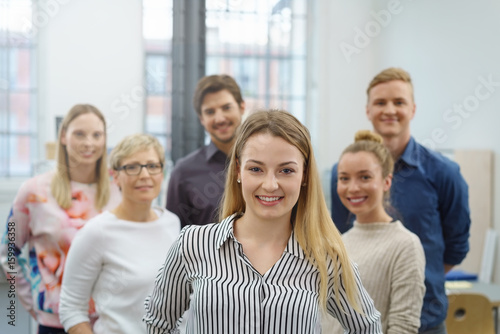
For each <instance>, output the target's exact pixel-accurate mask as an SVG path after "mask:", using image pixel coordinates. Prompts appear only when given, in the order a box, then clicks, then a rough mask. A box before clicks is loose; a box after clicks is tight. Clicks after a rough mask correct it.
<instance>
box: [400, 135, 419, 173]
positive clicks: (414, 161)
mask: <svg viewBox="0 0 500 334" xmlns="http://www.w3.org/2000/svg"><path fill="white" fill-rule="evenodd" d="M418 153H419V152H418V146H417V142H416V141H415V139H414V138H413V137H410V140H409V141H408V144H407V145H406V148H405V150H404V152H403V154H402V155H401V156H400V157H399V160H402V161H404V162H405V163H406V164H407V165H410V166H413V167H417V166H418V165H419V164H420V159H419V154H418Z"/></svg>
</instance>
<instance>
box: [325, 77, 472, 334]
mask: <svg viewBox="0 0 500 334" xmlns="http://www.w3.org/2000/svg"><path fill="white" fill-rule="evenodd" d="M367 94H368V102H367V106H366V115H367V116H368V119H369V120H370V121H371V122H372V124H373V128H374V130H375V132H377V133H378V134H380V135H381V136H382V137H383V139H384V144H385V145H386V146H387V148H388V149H389V151H390V152H391V154H392V156H393V158H394V161H395V162H396V163H395V166H394V177H393V181H392V187H391V204H392V207H393V209H392V212H391V215H392V217H393V218H394V219H400V220H401V221H402V222H403V224H404V225H405V226H406V227H407V228H408V229H409V230H410V231H412V232H413V233H415V234H417V235H418V236H419V237H420V241H421V242H422V245H423V247H424V251H425V257H426V268H425V286H426V293H425V297H424V305H423V308H422V314H421V319H420V321H421V324H420V331H419V333H425V334H445V333H446V328H445V324H444V321H445V318H446V313H447V309H448V299H447V297H446V293H445V288H444V282H445V273H447V272H448V271H449V270H451V268H452V267H453V266H455V265H457V264H459V263H460V262H462V260H463V259H464V258H465V256H466V254H467V252H468V251H469V228H470V214H469V199H468V187H467V184H466V182H465V180H464V179H463V177H462V175H461V174H460V170H459V167H458V165H457V164H456V163H455V162H453V161H451V160H449V159H447V158H446V157H444V156H443V155H441V154H439V153H437V152H434V151H432V150H429V149H427V148H425V147H424V146H422V145H420V144H418V143H417V142H416V141H415V139H414V138H413V137H411V134H410V121H411V120H412V119H413V117H414V115H415V109H416V105H415V102H414V99H413V85H412V83H411V78H410V75H409V74H408V73H407V72H406V71H404V70H402V69H399V68H389V69H386V70H384V71H382V72H381V73H379V74H378V75H377V76H375V78H374V79H373V80H372V81H371V83H370V85H369V87H368V90H367ZM331 198H332V207H331V210H332V218H333V221H334V222H335V224H336V225H337V227H338V229H339V230H340V231H341V232H345V231H347V230H348V229H349V228H350V227H351V226H352V220H353V218H354V216H353V215H352V214H350V213H349V211H347V209H346V208H345V207H344V206H343V205H342V203H341V202H340V199H339V197H338V195H337V165H335V166H334V167H333V169H332V179H331Z"/></svg>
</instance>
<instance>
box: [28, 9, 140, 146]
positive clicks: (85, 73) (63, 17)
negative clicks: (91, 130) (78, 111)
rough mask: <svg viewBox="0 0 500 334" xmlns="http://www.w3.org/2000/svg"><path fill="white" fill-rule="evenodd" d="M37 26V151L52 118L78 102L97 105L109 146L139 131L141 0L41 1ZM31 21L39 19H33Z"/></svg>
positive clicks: (50, 132) (51, 132)
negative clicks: (106, 123) (40, 11)
mask: <svg viewBox="0 0 500 334" xmlns="http://www.w3.org/2000/svg"><path fill="white" fill-rule="evenodd" d="M40 3H41V10H42V12H43V13H45V15H46V17H48V20H46V21H42V20H40V22H43V24H39V29H38V36H39V39H38V43H39V44H38V59H39V63H38V66H39V79H38V82H39V94H40V95H39V97H40V104H39V110H40V115H41V116H40V118H41V119H40V127H39V130H40V134H41V136H40V137H41V139H42V140H41V141H40V145H41V146H40V152H44V147H43V145H44V143H45V141H48V140H55V139H56V134H55V131H56V130H55V121H54V119H55V116H64V114H66V112H67V111H68V110H69V109H70V108H71V107H72V106H73V105H74V104H77V103H90V104H93V105H95V106H96V107H97V108H99V109H100V110H101V111H102V112H103V113H104V114H105V117H106V120H107V122H108V145H110V146H114V145H115V144H116V143H117V142H118V141H119V140H120V139H121V138H123V136H125V135H127V134H131V133H135V132H141V131H142V129H143V117H142V113H143V109H144V108H143V101H142V96H141V93H142V86H143V72H144V71H143V67H144V66H143V46H142V16H141V15H142V14H141V13H142V7H141V6H142V2H141V1H140V0H129V1H120V0H107V1H98V0H64V1H63V0H41V1H40ZM35 22H37V21H36V20H35Z"/></svg>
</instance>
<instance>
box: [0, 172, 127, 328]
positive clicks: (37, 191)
mask: <svg viewBox="0 0 500 334" xmlns="http://www.w3.org/2000/svg"><path fill="white" fill-rule="evenodd" d="M54 175H55V171H50V172H47V173H44V174H41V175H38V176H35V177H33V178H31V179H29V180H27V181H26V182H24V183H23V185H22V186H21V187H20V189H19V191H18V193H17V195H16V198H15V200H14V203H13V206H12V209H11V211H10V214H9V218H8V220H7V226H6V229H5V234H4V235H3V237H2V240H1V242H0V263H1V265H2V267H3V269H4V271H5V274H6V276H7V279H8V280H9V281H10V282H12V281H13V280H12V278H15V282H16V288H15V295H16V297H17V298H18V300H19V301H20V302H21V304H22V305H23V306H24V307H25V308H26V309H27V310H28V311H34V312H35V313H36V314H37V321H38V323H39V324H41V325H44V326H48V327H59V328H62V325H61V323H60V321H59V294H60V291H61V282H62V277H63V273H64V264H65V261H66V256H67V254H68V250H69V247H70V245H71V241H72V240H73V238H74V236H75V234H76V232H77V231H78V230H79V229H80V228H81V227H82V226H84V224H85V223H86V222H87V221H88V220H89V219H90V218H92V217H94V216H96V215H97V214H99V213H101V212H102V211H104V210H109V209H113V208H114V207H116V206H117V205H118V204H119V202H120V198H121V196H120V192H119V190H118V188H117V186H116V185H114V184H111V187H110V191H111V194H110V199H109V201H108V203H107V205H106V206H105V207H104V208H103V209H102V210H96V208H95V207H94V200H95V196H96V192H97V185H96V184H84V183H79V182H74V181H71V197H72V206H71V207H70V208H69V209H67V210H65V209H63V208H61V207H60V206H59V204H58V203H57V201H56V200H55V198H54V197H53V196H52V194H51V190H50V184H51V181H52V178H53V177H54ZM92 309H93V307H92V305H91V307H90V312H92V311H93V310H92Z"/></svg>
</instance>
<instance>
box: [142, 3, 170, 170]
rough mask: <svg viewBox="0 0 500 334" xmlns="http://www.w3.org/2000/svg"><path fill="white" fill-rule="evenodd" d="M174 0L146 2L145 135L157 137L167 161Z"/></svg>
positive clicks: (144, 26) (144, 19)
mask: <svg viewBox="0 0 500 334" xmlns="http://www.w3.org/2000/svg"><path fill="white" fill-rule="evenodd" d="M172 1H173V0H167V1H165V0H143V38H144V48H145V82H146V87H145V93H146V94H145V95H146V106H145V108H144V110H145V118H144V127H145V129H144V132H146V133H149V134H151V135H154V136H155V137H157V138H158V140H160V142H161V143H162V145H163V147H164V148H165V158H166V161H169V160H170V152H171V148H172V141H171V133H172V129H171V124H172V123H171V122H170V120H171V118H172V69H171V68H172V66H171V63H172V62H171V59H172V30H173V27H172V15H173V12H172V11H173V3H172Z"/></svg>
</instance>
